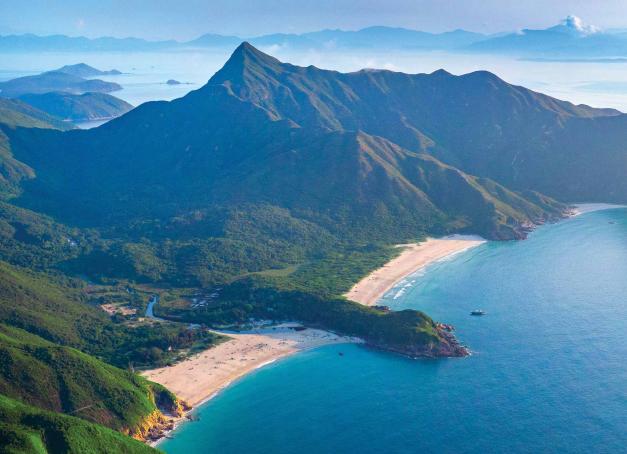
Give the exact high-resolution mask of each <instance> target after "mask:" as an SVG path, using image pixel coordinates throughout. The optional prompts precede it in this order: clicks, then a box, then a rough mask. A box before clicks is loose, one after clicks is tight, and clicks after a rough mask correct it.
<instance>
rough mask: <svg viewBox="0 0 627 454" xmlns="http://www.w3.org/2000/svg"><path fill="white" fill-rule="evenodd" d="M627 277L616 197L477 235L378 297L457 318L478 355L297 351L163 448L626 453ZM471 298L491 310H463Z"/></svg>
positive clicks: (248, 380) (210, 406) (247, 381)
mask: <svg viewBox="0 0 627 454" xmlns="http://www.w3.org/2000/svg"><path fill="white" fill-rule="evenodd" d="M626 276H627V210H625V209H617V210H610V211H599V212H594V213H588V214H584V215H581V216H579V217H576V218H572V219H569V220H567V221H564V222H561V223H559V224H556V225H550V226H545V227H542V228H540V229H538V230H537V231H536V232H534V233H533V234H532V235H531V237H530V238H529V239H528V240H527V241H521V242H507V243H488V244H485V245H482V246H480V247H478V248H476V249H473V250H470V251H468V252H465V253H462V254H460V255H457V256H455V257H453V258H452V259H450V260H447V261H443V262H439V263H437V264H434V265H432V266H430V267H429V268H427V269H426V270H424V271H423V272H422V273H421V275H417V276H414V277H412V278H410V279H409V280H407V282H406V283H403V284H402V286H404V285H406V284H407V283H411V282H412V281H413V284H411V285H409V286H407V287H406V288H405V291H404V293H403V294H402V295H401V296H399V297H397V298H396V299H394V296H395V295H396V294H397V293H398V288H397V289H394V290H392V291H391V292H390V293H389V294H388V296H386V298H385V304H389V305H391V306H392V307H393V308H394V309H401V308H415V309H420V310H424V311H425V312H427V313H428V314H429V315H431V316H433V317H434V318H435V319H437V320H440V321H443V322H446V323H452V324H454V325H455V326H456V328H457V334H458V337H459V338H460V339H461V340H462V341H463V342H465V343H467V344H468V345H469V346H470V347H471V348H472V349H473V351H474V355H473V356H471V357H469V358H463V359H441V360H409V359H405V358H403V357H399V356H395V355H390V354H385V353H381V352H376V351H372V350H369V349H367V348H363V347H360V346H355V345H342V346H337V345H335V346H328V347H323V348H320V349H317V350H313V351H309V352H305V353H303V354H299V355H296V356H293V357H290V358H288V359H285V360H283V361H280V362H278V363H275V364H273V365H270V366H268V367H266V368H264V369H260V370H258V371H256V372H255V373H253V374H251V375H249V376H247V377H245V378H244V379H242V380H240V381H238V382H237V383H235V384H234V385H232V386H231V387H229V388H227V389H226V390H225V391H224V392H222V393H221V394H219V395H218V396H217V397H216V398H214V399H213V400H211V401H209V402H208V403H207V404H205V405H203V406H201V407H200V408H199V409H198V410H197V414H198V416H199V417H200V421H197V422H191V423H187V424H184V425H183V426H182V427H181V428H179V429H178V430H177V431H176V432H175V433H174V439H172V440H165V441H164V442H163V443H162V444H161V445H160V446H159V447H160V448H161V449H163V450H165V451H166V452H167V453H169V454H178V453H185V454H194V453H210V452H211V453H216V452H220V453H249V452H264V453H270V452H272V453H293V452H302V453H340V452H361V453H381V452H385V453H414V452H435V451H438V452H456V453H464V452H469V453H476V452H516V453H518V452H525V453H526V452H534V453H535V452H573V453H579V452H581V453H584V452H613V453H616V452H627V451H626V448H625V444H624V442H625V433H626V431H627V361H625V358H626V357H627V334H626V332H627V279H625V277H626ZM475 308H481V309H483V310H485V311H486V312H487V315H485V316H484V317H471V316H470V315H469V312H470V311H471V310H473V309H475ZM340 351H341V352H343V353H344V356H339V355H338V352H340Z"/></svg>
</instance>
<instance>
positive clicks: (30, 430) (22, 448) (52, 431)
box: [0, 396, 158, 454]
mask: <svg viewBox="0 0 627 454" xmlns="http://www.w3.org/2000/svg"><path fill="white" fill-rule="evenodd" d="M0 440H2V442H1V443H0V453H2V454H32V453H37V454H46V453H67V454H78V453H80V454H109V453H112V452H116V453H126V454H144V453H145V454H149V453H156V452H158V451H157V450H155V449H153V448H151V447H149V446H147V445H145V444H143V443H140V442H139V441H136V440H133V439H131V438H129V437H127V436H125V435H122V434H120V433H119V432H116V431H113V430H111V429H107V428H105V427H102V426H99V425H96V424H91V423H89V422H86V421H84V420H82V419H79V418H75V417H72V416H66V415H62V414H59V413H53V412H50V411H45V410H41V409H38V408H35V407H32V406H29V405H24V404H22V403H20V402H17V401H16V400H13V399H9V398H7V397H4V396H0Z"/></svg>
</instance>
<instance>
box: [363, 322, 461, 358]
mask: <svg viewBox="0 0 627 454" xmlns="http://www.w3.org/2000/svg"><path fill="white" fill-rule="evenodd" d="M453 330H454V328H453V327H452V326H451V325H444V324H440V323H437V324H436V331H437V334H438V337H439V342H429V343H426V344H413V345H382V344H370V343H368V344H367V345H368V346H370V347H372V348H376V349H378V350H383V351H388V352H393V353H398V354H400V355H403V356H408V357H410V358H460V357H464V356H469V355H470V350H468V348H467V347H465V346H463V345H461V344H460V343H459V341H458V340H457V338H456V337H455V335H454V334H453V333H452V331H453Z"/></svg>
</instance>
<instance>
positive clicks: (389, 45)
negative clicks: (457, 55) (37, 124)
mask: <svg viewBox="0 0 627 454" xmlns="http://www.w3.org/2000/svg"><path fill="white" fill-rule="evenodd" d="M486 38H487V36H486V35H483V34H480V33H474V32H469V31H465V30H453V31H449V32H444V33H428V32H423V31H418V30H410V29H406V28H398V27H384V26H374V27H367V28H364V29H361V30H320V31H315V32H309V33H302V34H295V33H274V34H268V35H261V36H255V37H250V38H249V41H250V42H251V43H253V44H254V45H256V46H268V47H270V46H288V47H290V48H295V49H320V50H327V51H328V50H332V49H344V50H349V49H414V50H446V49H457V48H464V47H466V46H469V45H471V44H472V43H475V42H478V41H481V40H484V39H486ZM243 40H244V39H243V38H241V37H238V36H231V35H219V34H215V33H206V34H204V35H202V36H200V37H198V38H196V39H193V40H190V41H185V42H178V41H146V40H143V39H137V38H124V39H119V38H97V39H88V38H85V37H69V36H64V35H53V36H36V35H32V34H26V35H5V36H0V52H48V51H57V52H84V51H98V52H102V51H116V52H118V51H120V52H150V51H163V50H168V51H171V50H186V49H199V48H222V49H224V48H233V47H235V46H237V45H238V44H240V43H241V42H242V41H243ZM94 75H95V74H94ZM101 75H102V74H101ZM83 77H85V76H83Z"/></svg>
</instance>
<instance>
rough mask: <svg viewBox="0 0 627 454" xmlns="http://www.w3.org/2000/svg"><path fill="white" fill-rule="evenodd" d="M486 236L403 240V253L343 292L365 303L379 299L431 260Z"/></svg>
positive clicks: (353, 299)
mask: <svg viewBox="0 0 627 454" xmlns="http://www.w3.org/2000/svg"><path fill="white" fill-rule="evenodd" d="M485 241H486V240H485V239H483V238H481V237H479V236H475V235H451V236H447V237H444V238H427V240H426V241H423V242H422V243H412V244H401V245H399V246H398V247H403V248H404V250H403V252H401V254H400V255H399V256H398V257H396V258H394V259H393V260H391V261H389V262H388V263H386V264H385V265H384V266H383V267H381V268H379V269H378V270H375V271H373V272H372V273H370V274H369V275H368V276H366V277H365V278H363V279H362V280H361V281H359V282H358V283H357V284H355V285H354V286H353V288H352V289H351V290H350V291H349V292H348V293H346V294H345V295H344V296H346V298H348V299H349V300H352V301H356V302H358V303H361V304H364V305H366V306H374V305H376V304H377V301H379V299H380V298H381V297H382V296H383V295H384V294H385V293H386V292H387V291H388V290H390V289H391V288H392V287H394V285H396V284H397V283H398V282H399V281H400V280H402V279H403V278H404V277H406V276H408V275H410V274H412V273H414V272H416V271H418V270H419V269H421V268H423V267H425V266H427V265H428V264H430V263H432V262H435V261H437V260H441V259H443V258H445V257H448V256H451V255H453V254H456V253H459V252H462V251H465V250H467V249H470V248H473V247H476V246H479V245H480V244H483V243H485Z"/></svg>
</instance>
